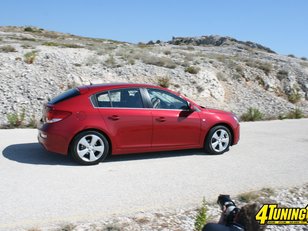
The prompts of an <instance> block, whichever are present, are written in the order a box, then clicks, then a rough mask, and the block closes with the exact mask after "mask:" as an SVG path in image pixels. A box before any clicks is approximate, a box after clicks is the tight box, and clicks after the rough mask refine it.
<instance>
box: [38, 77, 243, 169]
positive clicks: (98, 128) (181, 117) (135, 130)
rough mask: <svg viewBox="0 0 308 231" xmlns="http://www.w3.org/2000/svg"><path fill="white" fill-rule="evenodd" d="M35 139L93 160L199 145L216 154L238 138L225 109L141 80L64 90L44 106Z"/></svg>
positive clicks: (231, 116) (53, 148) (77, 157)
mask: <svg viewBox="0 0 308 231" xmlns="http://www.w3.org/2000/svg"><path fill="white" fill-rule="evenodd" d="M43 121H44V124H43V125H42V126H41V127H40V128H39V134H38V140H39V142H40V143H41V144H42V145H43V146H44V147H45V148H46V149H47V150H48V151H52V152H56V153H61V154H64V155H67V154H71V155H72V156H73V157H74V159H75V160H76V161H78V162H79V163H81V164H85V165H91V164H97V163H99V162H100V161H102V160H103V159H105V158H106V156H107V155H108V154H114V155H116V154H124V153H140V152H150V151H151V152H152V151H165V150H178V149H192V148H204V150H205V152H206V153H209V154H221V153H224V152H226V151H227V150H228V149H229V146H230V145H235V144H237V142H238V141H239V128H240V126H239V123H238V119H237V118H236V116H235V115H234V114H232V113H230V112H225V111H220V110H214V109H207V108H204V107H201V106H199V105H197V104H196V103H194V102H193V101H191V100H189V99H187V98H186V97H183V96H181V95H179V94H178V93H175V92H173V91H171V90H168V89H165V88H161V87H158V86H153V85H147V84H129V83H127V84H102V85H89V86H82V87H77V88H74V89H70V90H68V91H66V92H64V93H62V94H60V95H59V96H57V97H55V98H54V99H52V100H51V101H50V102H48V104H47V105H45V107H44V112H43Z"/></svg>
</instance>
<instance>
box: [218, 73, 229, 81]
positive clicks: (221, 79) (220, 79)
mask: <svg viewBox="0 0 308 231" xmlns="http://www.w3.org/2000/svg"><path fill="white" fill-rule="evenodd" d="M216 78H217V79H218V80H219V81H227V78H226V76H225V75H224V73H222V72H217V73H216Z"/></svg>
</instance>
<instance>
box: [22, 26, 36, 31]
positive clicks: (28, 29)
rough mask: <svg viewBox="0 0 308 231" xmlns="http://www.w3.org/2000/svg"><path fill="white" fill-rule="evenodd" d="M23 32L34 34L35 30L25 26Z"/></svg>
mask: <svg viewBox="0 0 308 231" xmlns="http://www.w3.org/2000/svg"><path fill="white" fill-rule="evenodd" d="M24 31H26V32H35V31H36V30H35V29H33V28H32V27H30V26H27V27H26V28H25V29H24Z"/></svg>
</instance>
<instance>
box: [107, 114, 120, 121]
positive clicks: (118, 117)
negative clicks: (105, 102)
mask: <svg viewBox="0 0 308 231" xmlns="http://www.w3.org/2000/svg"><path fill="white" fill-rule="evenodd" d="M108 119H110V120H119V119H120V116H118V115H112V116H109V117H108Z"/></svg>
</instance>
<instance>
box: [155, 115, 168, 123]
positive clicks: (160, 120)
mask: <svg viewBox="0 0 308 231" xmlns="http://www.w3.org/2000/svg"><path fill="white" fill-rule="evenodd" d="M156 121H158V122H165V121H166V119H165V117H162V116H161V117H158V118H156Z"/></svg>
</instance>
